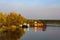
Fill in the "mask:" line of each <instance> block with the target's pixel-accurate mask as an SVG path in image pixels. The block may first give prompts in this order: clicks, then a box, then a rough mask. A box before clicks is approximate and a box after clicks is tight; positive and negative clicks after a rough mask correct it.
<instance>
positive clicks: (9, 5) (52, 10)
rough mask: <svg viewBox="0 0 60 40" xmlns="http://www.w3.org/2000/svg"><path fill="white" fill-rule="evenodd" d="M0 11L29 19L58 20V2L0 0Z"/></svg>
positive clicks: (59, 4)
mask: <svg viewBox="0 0 60 40" xmlns="http://www.w3.org/2000/svg"><path fill="white" fill-rule="evenodd" d="M0 11H2V12H6V13H8V12H13V11H14V12H17V13H20V14H22V15H23V16H25V17H26V18H30V19H56V20H60V0H0Z"/></svg>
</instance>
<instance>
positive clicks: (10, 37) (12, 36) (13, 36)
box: [0, 28, 25, 40]
mask: <svg viewBox="0 0 60 40" xmlns="http://www.w3.org/2000/svg"><path fill="white" fill-rule="evenodd" d="M24 33H25V32H24V30H23V29H21V28H20V29H18V30H16V31H14V32H12V31H7V32H2V33H0V40H18V39H20V38H21V36H22V35H23V34H24Z"/></svg>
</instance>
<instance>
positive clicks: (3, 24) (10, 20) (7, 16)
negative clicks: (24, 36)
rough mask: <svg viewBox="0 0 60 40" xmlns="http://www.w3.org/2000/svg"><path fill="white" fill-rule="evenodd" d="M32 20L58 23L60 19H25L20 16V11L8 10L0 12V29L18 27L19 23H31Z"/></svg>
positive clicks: (32, 22)
mask: <svg viewBox="0 0 60 40" xmlns="http://www.w3.org/2000/svg"><path fill="white" fill-rule="evenodd" d="M34 22H38V23H60V20H34V19H27V18H25V17H24V16H22V15H21V14H20V13H15V12H10V13H3V12H0V31H3V30H4V31H5V30H15V29H16V28H20V25H21V24H23V23H28V24H31V25H33V24H34Z"/></svg>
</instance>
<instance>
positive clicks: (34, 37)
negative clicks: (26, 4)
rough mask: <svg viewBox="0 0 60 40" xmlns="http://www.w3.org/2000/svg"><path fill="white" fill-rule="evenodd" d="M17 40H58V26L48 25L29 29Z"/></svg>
mask: <svg viewBox="0 0 60 40" xmlns="http://www.w3.org/2000/svg"><path fill="white" fill-rule="evenodd" d="M25 31H26V32H25V34H24V35H23V36H22V37H21V39H19V40H60V25H58V24H52V25H51V24H49V25H47V26H46V28H44V30H43V29H42V28H37V27H35V28H30V29H29V30H28V29H27V30H25Z"/></svg>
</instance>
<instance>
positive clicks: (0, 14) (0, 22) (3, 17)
mask: <svg viewBox="0 0 60 40" xmlns="http://www.w3.org/2000/svg"><path fill="white" fill-rule="evenodd" d="M3 25H6V15H5V14H4V13H3V12H0V26H1V27H2V26H3Z"/></svg>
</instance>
